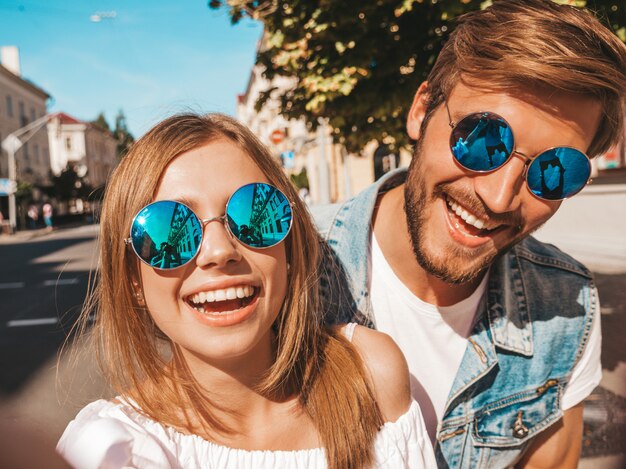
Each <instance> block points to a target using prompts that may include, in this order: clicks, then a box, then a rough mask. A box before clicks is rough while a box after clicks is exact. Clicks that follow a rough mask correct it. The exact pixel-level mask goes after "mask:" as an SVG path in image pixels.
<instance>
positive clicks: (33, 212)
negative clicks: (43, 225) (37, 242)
mask: <svg viewBox="0 0 626 469" xmlns="http://www.w3.org/2000/svg"><path fill="white" fill-rule="evenodd" d="M26 214H27V215H28V226H29V228H30V229H31V230H34V229H35V228H37V222H38V221H39V208H38V207H37V206H36V205H35V204H30V206H29V207H28V212H27V213H26Z"/></svg>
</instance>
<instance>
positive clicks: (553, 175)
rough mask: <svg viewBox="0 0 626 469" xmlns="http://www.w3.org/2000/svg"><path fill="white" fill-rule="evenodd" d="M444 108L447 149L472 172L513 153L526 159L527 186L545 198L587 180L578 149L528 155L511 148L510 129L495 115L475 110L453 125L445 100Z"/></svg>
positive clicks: (567, 193) (566, 193)
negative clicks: (450, 131) (448, 131)
mask: <svg viewBox="0 0 626 469" xmlns="http://www.w3.org/2000/svg"><path fill="white" fill-rule="evenodd" d="M446 110H447V111H448V118H449V120H450V127H452V134H451V135H450V150H451V151H452V155H453V156H454V158H455V160H456V161H457V163H458V164H460V165H461V166H462V167H463V168H465V169H468V170H470V171H475V172H488V171H494V170H496V169H498V168H499V167H501V166H503V165H504V164H505V163H506V162H507V161H509V159H510V158H511V156H512V155H513V153H517V154H518V155H520V156H522V157H523V158H525V159H526V162H525V164H526V171H525V177H526V184H528V188H529V189H530V191H531V192H532V193H533V194H534V195H535V196H537V197H539V198H540V199H545V200H563V199H566V198H568V197H571V196H573V195H574V194H576V193H577V192H579V191H580V190H582V189H583V187H585V185H586V184H587V183H588V182H589V176H590V175H591V162H590V161H589V157H588V156H587V155H585V154H584V153H583V152H581V151H580V150H576V149H575V148H571V147H556V148H551V149H549V150H546V151H544V152H542V153H540V154H539V155H537V156H535V157H529V156H526V155H524V154H523V153H520V152H519V151H517V150H515V139H514V138H513V130H512V129H511V126H510V125H509V123H508V122H507V121H505V120H504V119H503V118H502V117H500V116H499V115H498V114H494V113H493V112H478V113H474V114H470V115H468V116H465V117H464V118H463V119H461V120H460V121H459V122H458V123H456V124H455V123H454V122H452V118H451V117H450V110H449V109H448V105H447V103H446Z"/></svg>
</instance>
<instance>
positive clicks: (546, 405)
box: [472, 379, 562, 448]
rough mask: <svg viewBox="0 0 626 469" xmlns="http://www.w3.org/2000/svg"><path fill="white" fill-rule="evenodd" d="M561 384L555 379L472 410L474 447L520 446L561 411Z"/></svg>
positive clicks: (555, 419)
mask: <svg viewBox="0 0 626 469" xmlns="http://www.w3.org/2000/svg"><path fill="white" fill-rule="evenodd" d="M560 400H561V386H559V381H558V380H556V379H549V380H547V381H546V382H545V383H544V384H543V385H541V386H539V387H537V388H535V389H532V390H528V391H524V392H521V393H517V394H514V395H512V396H509V397H507V398H504V399H500V400H498V401H496V402H493V403H490V404H488V405H486V406H485V407H483V408H482V409H480V410H479V411H478V412H477V413H476V417H475V418H474V421H473V423H472V437H473V439H474V444H475V445H476V446H487V447H494V448H495V447H499V448H508V447H515V446H521V445H523V444H524V443H525V442H526V441H528V440H529V439H530V438H532V437H534V436H535V435H537V433H539V432H540V431H541V430H543V429H544V428H546V427H548V426H550V425H551V424H552V423H554V422H556V421H557V420H558V419H559V418H560V417H561V415H562V413H561V406H560Z"/></svg>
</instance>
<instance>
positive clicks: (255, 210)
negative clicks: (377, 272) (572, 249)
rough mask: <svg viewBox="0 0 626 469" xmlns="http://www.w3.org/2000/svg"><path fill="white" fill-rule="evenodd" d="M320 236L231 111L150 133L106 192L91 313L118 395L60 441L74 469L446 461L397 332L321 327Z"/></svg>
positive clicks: (187, 118) (171, 122) (81, 418)
mask: <svg viewBox="0 0 626 469" xmlns="http://www.w3.org/2000/svg"><path fill="white" fill-rule="evenodd" d="M319 246H320V244H319V242H318V238H317V234H316V232H315V229H314V227H313V225H312V224H311V221H310V219H309V215H308V213H307V210H306V207H305V206H304V204H303V203H302V201H301V200H300V198H299V197H298V195H297V193H296V192H295V190H294V188H293V187H292V186H291V184H290V182H289V181H288V179H287V178H286V176H285V175H284V173H283V172H282V170H281V168H280V167H279V166H278V165H277V163H276V162H275V160H274V159H273V158H272V157H271V155H270V154H269V153H268V151H267V150H266V149H265V148H264V147H263V145H262V144H261V143H260V142H259V141H258V140H257V139H256V138H255V137H254V136H253V135H252V134H251V133H250V132H249V131H248V130H247V129H245V128H244V127H243V126H241V125H240V124H238V123H237V122H236V121H234V120H233V119H231V118H228V117H225V116H222V115H207V116H197V115H179V116H175V117H171V118H169V119H167V120H165V121H164V122H162V123H160V124H158V125H157V126H156V127H155V128H153V129H152V130H151V131H149V132H148V133H147V134H146V135H145V136H144V137H143V138H142V139H140V140H139V141H138V142H137V143H136V144H135V145H134V146H133V148H132V150H131V151H130V153H129V154H128V155H127V156H126V157H125V158H124V160H123V161H122V163H121V164H120V166H119V167H118V168H117V170H116V171H115V173H114V175H113V176H112V179H111V182H110V184H109V186H108V189H107V193H106V197H105V203H104V207H103V212H102V217H101V226H100V271H99V274H98V275H99V279H98V283H97V287H96V290H95V292H94V296H93V298H92V300H93V301H91V305H92V308H86V309H85V311H84V312H83V321H84V324H85V325H86V323H87V321H88V317H89V315H90V314H91V313H92V312H95V324H94V326H93V328H92V330H90V334H92V336H93V338H94V339H95V342H96V344H95V345H96V348H97V350H98V352H99V354H100V358H101V362H102V365H103V367H104V369H105V371H106V373H107V376H108V378H109V380H110V382H111V383H112V385H113V386H114V387H115V389H116V390H117V392H118V393H119V395H118V397H117V398H116V399H114V400H110V401H105V400H99V401H96V402H94V403H91V404H90V405H88V406H87V407H86V408H84V409H83V410H82V411H81V412H80V413H79V414H78V416H77V417H76V419H75V420H74V421H72V422H71V423H70V424H69V426H68V428H67V429H66V431H65V433H64V435H63V437H62V438H61V441H60V442H59V444H58V451H59V452H60V453H61V454H62V455H63V456H64V457H65V458H66V459H67V460H68V461H69V462H70V464H72V465H73V466H75V467H78V468H81V469H82V468H91V467H94V468H95V467H100V466H102V465H103V464H104V465H105V466H106V467H142V468H143V467H159V468H161V467H185V468H195V467H198V468H199V467H220V468H222V467H237V468H274V467H315V468H322V467H329V468H337V469H339V468H342V469H343V468H360V467H388V468H400V467H411V468H419V467H435V465H434V455H433V451H432V448H431V446H430V442H429V441H428V438H427V436H426V432H425V429H424V423H423V419H422V416H421V412H420V409H419V406H418V405H417V404H416V403H415V402H414V401H411V397H410V392H409V374H408V369H407V365H406V362H405V360H404V357H403V356H402V354H401V353H400V351H399V349H398V348H397V346H396V345H395V343H394V342H393V341H392V340H391V339H390V338H389V337H388V336H386V335H384V334H381V333H378V332H375V331H371V330H369V329H366V328H362V327H360V326H358V327H355V325H354V324H352V325H348V326H344V327H335V328H328V327H326V326H324V323H323V319H324V317H325V315H326V314H327V313H328V312H327V311H322V310H321V306H320V301H319V300H320V299H319V292H318V276H317V271H318V268H317V266H318V255H319V253H318V250H319ZM94 310H95V311H94ZM164 346H165V347H164Z"/></svg>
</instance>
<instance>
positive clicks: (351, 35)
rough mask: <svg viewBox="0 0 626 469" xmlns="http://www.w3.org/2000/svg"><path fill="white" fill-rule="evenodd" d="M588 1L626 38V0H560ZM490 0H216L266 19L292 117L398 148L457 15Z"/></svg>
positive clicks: (351, 142)
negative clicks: (413, 105) (288, 86)
mask: <svg viewBox="0 0 626 469" xmlns="http://www.w3.org/2000/svg"><path fill="white" fill-rule="evenodd" d="M555 1H559V2H560V3H571V4H575V5H576V6H585V5H586V6H587V7H588V8H590V9H591V10H592V11H595V12H597V14H598V16H599V17H600V18H601V19H602V20H603V21H604V22H605V23H606V24H608V25H609V26H610V27H611V28H612V29H613V30H614V31H615V32H616V33H617V34H618V35H619V36H620V38H621V39H622V40H623V41H625V42H626V4H625V3H624V0H595V1H593V0H589V1H584V0H555ZM490 3H491V2H490V0H488V1H483V0H371V1H348V2H342V1H335V0H282V1H280V2H278V0H252V1H250V0H210V1H209V7H210V8H228V10H229V14H230V16H231V21H232V22H233V23H237V22H239V21H240V20H241V19H242V18H244V17H246V16H247V17H251V18H253V19H258V20H261V21H263V23H264V26H265V33H264V41H263V46H262V47H261V48H260V50H259V52H258V55H257V63H259V64H261V65H262V66H263V67H264V75H265V77H266V78H268V79H270V80H271V79H273V78H274V77H277V76H285V77H290V78H291V79H292V80H293V82H294V86H293V88H291V89H288V90H278V89H271V90H268V91H267V92H266V93H264V94H262V95H261V97H260V98H259V101H258V102H257V107H260V106H262V105H263V103H264V102H265V100H267V98H268V97H269V95H270V93H272V92H273V93H274V94H272V96H273V97H274V98H277V99H278V100H279V102H280V109H281V113H282V114H283V115H284V116H285V117H287V118H299V117H304V118H305V120H306V121H307V122H308V123H309V124H310V125H311V127H312V128H315V127H316V126H317V123H318V119H319V118H320V117H321V118H325V119H328V123H329V124H330V126H331V127H332V128H333V138H334V140H335V141H336V142H340V143H343V144H344V145H345V146H346V147H347V149H348V150H349V151H359V150H361V149H362V148H363V146H364V145H365V144H366V143H367V142H369V141H370V140H372V139H376V140H379V141H382V142H384V143H386V144H389V145H390V147H391V148H392V149H393V148H395V147H398V146H403V145H405V144H407V143H408V141H407V137H406V132H405V130H404V126H405V117H406V114H407V111H408V109H409V107H410V105H411V102H412V99H413V95H414V93H415V91H416V89H417V86H418V85H419V83H420V82H421V81H422V80H423V79H424V78H425V77H426V76H427V73H428V70H429V69H430V67H431V66H432V64H433V62H434V60H435V58H436V56H437V54H438V53H439V51H440V50H441V47H442V45H443V43H444V41H445V40H446V38H447V36H448V34H449V32H450V30H451V28H452V27H453V21H454V19H455V18H456V17H457V16H459V15H461V14H463V13H465V12H468V11H470V10H475V9H478V8H484V7H485V6H487V5H488V4H490Z"/></svg>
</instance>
